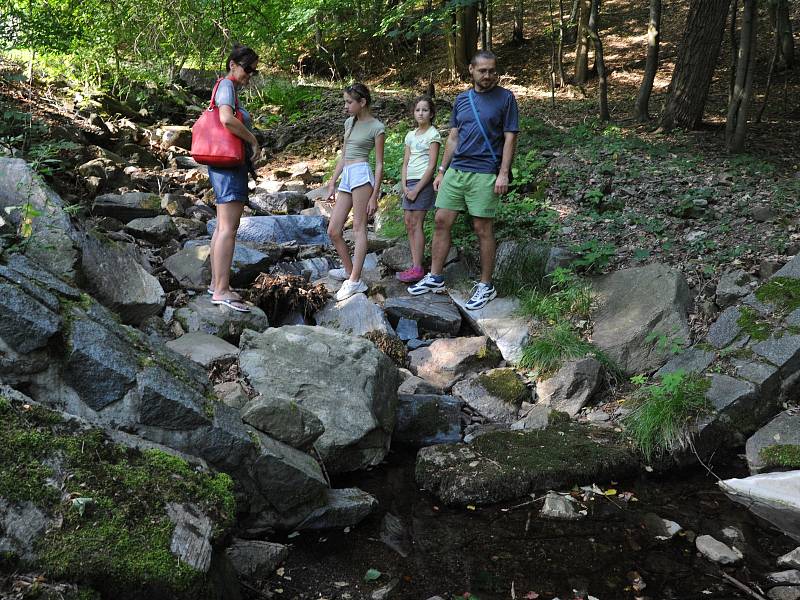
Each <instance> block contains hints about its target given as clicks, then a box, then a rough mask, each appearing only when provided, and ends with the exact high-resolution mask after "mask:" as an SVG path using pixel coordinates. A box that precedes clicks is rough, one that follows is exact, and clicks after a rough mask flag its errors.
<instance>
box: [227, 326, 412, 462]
mask: <svg viewBox="0 0 800 600" xmlns="http://www.w3.org/2000/svg"><path fill="white" fill-rule="evenodd" d="M240 348H241V354H240V355H239V366H240V368H241V371H242V373H243V374H244V375H245V376H246V377H247V378H248V379H249V381H250V384H251V385H252V386H253V388H254V389H256V391H258V392H260V393H262V394H264V395H265V396H268V395H270V394H280V395H281V396H283V397H285V398H289V399H293V400H294V401H295V402H296V403H297V404H298V405H299V406H302V407H303V408H305V409H306V410H309V411H310V412H312V413H314V414H315V415H316V416H317V417H318V418H319V420H320V421H322V423H323V425H324V426H325V433H323V434H322V436H321V437H320V438H319V439H318V440H317V441H316V443H315V447H316V449H317V450H318V451H319V453H320V456H321V458H322V460H323V462H324V464H325V466H326V468H327V469H328V471H329V472H331V473H341V472H343V471H352V470H355V469H359V468H363V467H367V466H371V465H376V464H378V463H379V462H380V461H381V460H383V457H384V456H385V455H386V452H387V451H388V449H389V442H390V439H391V435H392V431H393V430H394V421H395V410H396V405H397V387H398V385H399V383H400V377H399V373H398V371H397V368H396V367H395V366H394V365H393V364H392V362H391V361H390V360H389V358H387V357H386V355H384V354H383V353H382V352H380V351H379V350H377V349H376V348H375V346H374V345H373V344H372V343H371V342H369V341H368V340H365V339H362V338H358V337H353V336H349V335H346V334H343V333H340V332H337V331H332V330H329V329H325V328H322V327H308V326H304V325H296V326H286V327H281V328H279V329H268V330H267V331H265V332H263V333H260V334H259V333H256V332H254V331H246V332H244V334H243V335H242V339H241V342H240Z"/></svg>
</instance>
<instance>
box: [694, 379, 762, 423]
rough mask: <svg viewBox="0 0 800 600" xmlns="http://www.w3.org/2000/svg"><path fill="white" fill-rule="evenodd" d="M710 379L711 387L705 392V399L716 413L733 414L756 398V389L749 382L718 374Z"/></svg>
mask: <svg viewBox="0 0 800 600" xmlns="http://www.w3.org/2000/svg"><path fill="white" fill-rule="evenodd" d="M710 379H711V387H709V388H708V391H707V392H706V398H708V400H709V401H710V402H711V404H712V406H713V407H714V408H715V409H716V410H717V411H718V412H725V413H728V414H729V415H730V414H734V413H735V412H737V411H742V410H743V409H745V407H747V406H749V404H750V402H751V401H753V400H754V399H755V398H756V387H755V385H753V384H752V383H750V382H749V381H742V380H741V379H736V378H735V377H730V376H729V375H721V374H718V373H714V374H712V375H711V376H710Z"/></svg>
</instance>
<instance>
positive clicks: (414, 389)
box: [397, 369, 442, 395]
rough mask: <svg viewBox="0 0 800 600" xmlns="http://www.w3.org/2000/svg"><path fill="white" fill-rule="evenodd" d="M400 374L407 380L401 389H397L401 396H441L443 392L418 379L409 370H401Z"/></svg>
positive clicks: (401, 385) (420, 378)
mask: <svg viewBox="0 0 800 600" xmlns="http://www.w3.org/2000/svg"><path fill="white" fill-rule="evenodd" d="M400 374H401V376H402V377H404V378H405V379H404V380H403V383H401V384H400V387H399V388H397V393H398V395H399V394H441V393H442V390H441V389H440V388H438V387H436V386H435V385H431V384H430V383H428V382H427V381H425V380H424V379H422V377H417V376H416V375H414V374H413V373H412V372H411V371H408V370H407V369H400Z"/></svg>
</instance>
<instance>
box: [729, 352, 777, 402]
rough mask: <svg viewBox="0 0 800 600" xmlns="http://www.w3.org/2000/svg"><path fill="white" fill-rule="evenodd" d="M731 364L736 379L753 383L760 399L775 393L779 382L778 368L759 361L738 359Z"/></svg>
mask: <svg viewBox="0 0 800 600" xmlns="http://www.w3.org/2000/svg"><path fill="white" fill-rule="evenodd" d="M731 364H732V365H733V368H734V370H735V373H736V377H739V378H741V379H746V380H747V381H750V382H752V383H755V384H756V385H757V386H758V389H759V393H760V394H761V396H762V397H763V396H768V395H770V394H773V393H775V392H776V391H777V388H778V382H779V380H780V378H779V374H778V367H776V366H774V365H771V364H769V363H764V362H760V361H754V360H739V359H735V360H732V361H731Z"/></svg>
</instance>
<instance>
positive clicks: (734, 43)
mask: <svg viewBox="0 0 800 600" xmlns="http://www.w3.org/2000/svg"><path fill="white" fill-rule="evenodd" d="M738 14H739V0H733V5H732V6H731V27H730V30H729V31H730V34H729V37H730V40H731V68H730V69H729V71H730V73H729V76H728V104H730V103H731V101H732V100H733V88H734V86H735V85H736V64H737V61H738V57H739V28H738V27H737V25H736V17H737V16H738Z"/></svg>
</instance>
